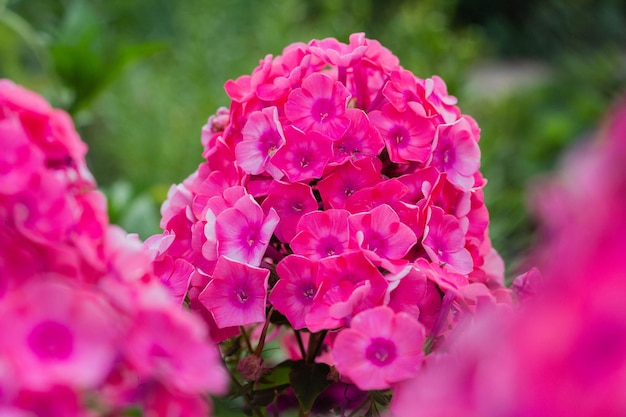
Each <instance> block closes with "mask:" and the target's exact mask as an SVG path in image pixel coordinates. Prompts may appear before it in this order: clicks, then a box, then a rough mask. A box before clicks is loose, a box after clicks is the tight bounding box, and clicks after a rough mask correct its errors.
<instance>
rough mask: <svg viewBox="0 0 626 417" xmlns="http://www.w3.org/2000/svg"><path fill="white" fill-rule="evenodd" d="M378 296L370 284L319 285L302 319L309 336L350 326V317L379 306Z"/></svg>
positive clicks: (362, 282) (330, 282) (343, 282)
mask: <svg viewBox="0 0 626 417" xmlns="http://www.w3.org/2000/svg"><path fill="white" fill-rule="evenodd" d="M379 301H380V294H378V296H377V294H376V293H374V291H373V288H372V284H371V282H370V281H368V280H365V281H360V282H357V283H354V282H352V281H348V280H342V281H339V282H338V283H337V282H334V281H330V280H326V281H322V283H321V285H320V288H319V290H318V291H317V294H316V295H315V298H314V299H313V305H312V306H311V309H310V310H309V312H308V313H307V315H306V317H305V322H306V326H307V328H308V329H309V330H310V331H312V332H319V331H321V330H324V329H327V330H332V329H338V328H341V327H344V326H346V325H349V323H350V321H351V320H352V317H353V316H354V315H355V314H357V313H359V312H361V311H363V310H367V309H369V308H371V307H373V306H375V305H377V304H378V302H379Z"/></svg>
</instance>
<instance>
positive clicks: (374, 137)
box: [331, 109, 385, 165]
mask: <svg viewBox="0 0 626 417" xmlns="http://www.w3.org/2000/svg"><path fill="white" fill-rule="evenodd" d="M346 117H347V118H348V120H350V125H349V127H348V130H346V132H345V133H344V134H343V135H342V136H341V137H340V138H339V139H336V140H334V141H333V159H332V161H331V162H332V163H333V164H336V165H341V164H343V163H344V162H346V161H349V160H358V159H362V158H365V157H373V156H376V155H378V154H379V153H380V151H381V150H382V149H383V148H384V147H385V144H384V143H383V140H382V138H381V137H380V133H379V132H378V130H377V129H375V128H374V127H372V126H370V121H369V118H368V117H367V114H365V112H363V110H359V109H347V110H346Z"/></svg>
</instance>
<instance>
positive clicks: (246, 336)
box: [239, 326, 254, 353]
mask: <svg viewBox="0 0 626 417" xmlns="http://www.w3.org/2000/svg"><path fill="white" fill-rule="evenodd" d="M239 331H240V332H241V335H242V336H243V340H245V342H246V347H247V348H248V352H249V353H252V352H253V351H254V350H253V349H252V343H250V338H249V337H248V333H247V332H246V328H245V327H243V326H239Z"/></svg>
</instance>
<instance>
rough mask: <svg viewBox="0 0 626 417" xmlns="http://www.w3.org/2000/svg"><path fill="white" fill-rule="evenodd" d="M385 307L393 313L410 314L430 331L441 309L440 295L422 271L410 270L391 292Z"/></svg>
mask: <svg viewBox="0 0 626 417" xmlns="http://www.w3.org/2000/svg"><path fill="white" fill-rule="evenodd" d="M387 305H388V306H389V307H391V308H392V309H393V310H394V311H395V312H400V311H404V312H406V313H408V314H411V315H412V316H413V317H415V318H416V319H418V320H419V321H420V323H422V324H423V325H424V326H425V328H426V330H427V331H430V330H431V329H432V328H433V326H434V324H435V321H436V320H437V313H438V312H439V309H440V308H441V295H440V294H439V290H438V289H437V287H436V286H435V284H434V283H433V281H431V280H429V279H427V277H426V274H425V273H424V272H423V271H420V270H419V269H417V268H411V270H410V271H409V273H408V274H407V275H406V276H405V277H403V278H402V279H401V280H399V281H398V283H397V286H395V288H393V290H392V291H391V293H390V298H389V303H388V304H387Z"/></svg>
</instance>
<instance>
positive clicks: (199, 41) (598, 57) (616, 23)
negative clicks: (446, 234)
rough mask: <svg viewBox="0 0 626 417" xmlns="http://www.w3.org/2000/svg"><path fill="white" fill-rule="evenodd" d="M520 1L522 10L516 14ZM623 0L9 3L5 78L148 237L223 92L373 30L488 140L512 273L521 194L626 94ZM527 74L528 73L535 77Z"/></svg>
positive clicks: (127, 221) (493, 203)
mask: <svg viewBox="0 0 626 417" xmlns="http://www.w3.org/2000/svg"><path fill="white" fill-rule="evenodd" d="M517 3H520V4H517ZM625 9H626V6H624V3H623V2H622V1H618V0H601V1H591V0H574V1H567V0H547V1H539V0H529V1H526V2H498V1H495V0H440V1H436V0H422V1H409V0H346V1H342V2H338V1H334V0H313V1H307V2H305V1H300V0H267V1H246V0H228V1H227V0H185V1H179V2H173V1H169V0H136V1H132V2H129V1H125V0H92V1H87V0H49V1H43V0H41V1H40V0H28V1H27V0H8V1H7V0H4V1H2V0H0V77H3V78H4V77H6V78H11V79H13V80H14V81H16V82H18V83H20V84H23V85H25V86H26V87H28V88H30V89H33V90H36V91H38V92H40V93H42V94H43V95H44V96H46V98H48V99H49V100H50V101H51V102H52V103H53V105H55V106H58V107H63V108H65V109H67V110H68V111H69V112H70V113H71V114H72V116H73V117H74V120H75V123H76V125H77V128H78V130H79V132H80V134H81V136H82V138H83V139H84V140H85V141H86V142H87V143H88V144H89V147H90V152H89V154H88V163H89V166H90V168H91V169H92V171H93V172H94V175H95V176H96V178H97V179H98V181H99V183H100V184H101V186H102V187H103V188H104V189H105V191H106V192H107V194H108V196H109V206H110V215H111V219H112V221H114V222H116V223H119V224H121V225H122V226H123V227H125V228H126V229H127V230H129V231H130V232H137V233H139V234H140V236H142V237H144V238H145V237H147V236H149V235H150V234H152V233H156V232H158V231H159V229H158V220H159V213H158V207H159V205H160V203H161V202H162V201H163V199H164V198H165V195H166V192H167V189H168V188H169V186H170V185H171V184H172V183H178V182H180V181H182V180H183V179H184V178H185V177H186V176H187V175H189V174H190V173H191V172H193V171H194V170H195V169H196V167H197V165H198V164H199V163H200V161H201V156H200V153H201V145H200V128H201V127H202V125H203V124H204V123H206V120H207V119H208V117H209V116H210V115H211V114H213V113H214V112H215V110H216V109H217V108H218V107H219V106H227V105H228V101H227V97H226V94H225V92H224V90H223V84H224V82H225V81H226V80H228V79H232V78H236V77H238V76H240V75H242V74H249V73H250V72H251V71H252V69H253V68H254V67H255V66H256V65H257V64H258V62H259V60H260V59H262V58H263V57H264V56H265V55H266V54H273V55H277V54H280V53H281V50H282V48H283V47H285V46H286V45H287V44H289V43H292V42H296V41H301V42H307V41H309V40H310V39H313V38H316V39H322V38H325V37H331V36H332V37H336V38H338V39H339V40H342V41H344V42H345V41H347V40H348V36H349V34H350V33H353V32H365V33H366V35H367V36H368V37H369V38H375V39H378V40H379V41H380V42H381V43H382V44H383V45H385V46H386V47H388V48H389V49H390V50H391V51H392V52H394V53H395V54H396V55H397V56H398V57H399V58H400V62H401V64H402V65H403V66H404V67H405V68H407V69H409V70H411V71H413V72H414V73H415V74H416V75H417V76H420V77H423V78H425V77H429V76H431V75H433V74H437V75H440V76H441V77H442V78H443V79H444V80H445V81H446V83H447V84H448V89H449V91H450V93H451V94H453V95H456V96H457V97H458V98H459V106H460V107H461V109H462V111H463V112H464V113H467V114H470V115H472V116H473V117H474V118H476V120H477V121H478V123H479V125H480V126H481V128H482V139H481V142H480V145H481V150H482V171H483V173H484V175H485V176H486V177H487V179H488V181H489V183H488V185H487V188H486V190H485V195H486V200H487V204H488V206H489V209H490V213H491V218H492V224H491V235H492V240H493V244H494V246H495V247H496V248H497V249H498V250H499V251H500V252H501V254H502V255H503V257H504V258H505V261H507V265H508V274H509V276H514V274H515V273H516V272H517V269H518V267H519V265H520V262H521V260H522V259H523V256H524V254H525V252H526V251H527V249H528V248H529V246H530V245H531V243H532V239H533V236H534V234H533V232H534V225H533V222H532V220H531V217H530V216H529V215H528V210H527V209H526V204H525V201H526V194H525V190H527V189H528V188H529V187H532V186H533V184H534V178H535V177H536V176H537V175H540V174H542V173H546V172H548V171H549V170H551V169H552V168H553V167H554V165H555V162H556V161H557V159H558V156H559V155H560V154H561V153H562V152H563V151H564V150H565V149H566V148H567V147H568V146H570V145H571V144H572V143H573V142H574V141H577V140H582V139H583V138H585V137H586V136H589V135H590V134H591V133H592V132H593V129H594V128H595V127H596V126H597V124H598V122H599V121H600V119H601V117H602V114H603V113H604V112H605V111H606V109H607V107H608V106H609V104H610V103H611V102H612V101H613V100H614V99H615V98H616V97H617V96H618V94H620V92H622V91H624V89H625V88H626V49H625V47H624V45H626V29H625V28H626V10H625ZM528 63H531V64H532V65H527V64H528Z"/></svg>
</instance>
